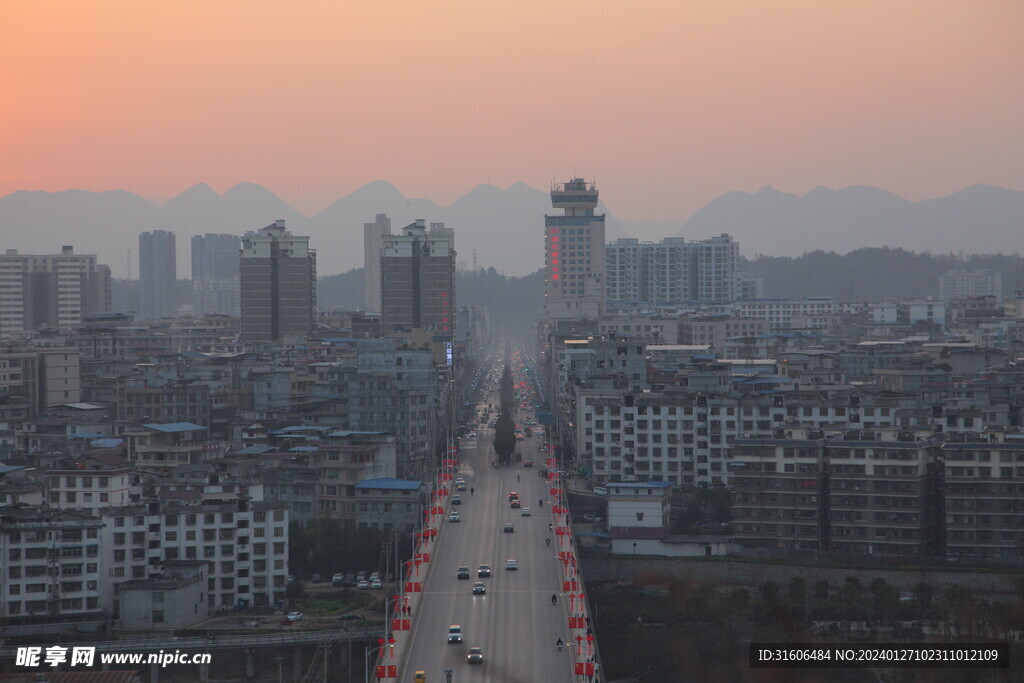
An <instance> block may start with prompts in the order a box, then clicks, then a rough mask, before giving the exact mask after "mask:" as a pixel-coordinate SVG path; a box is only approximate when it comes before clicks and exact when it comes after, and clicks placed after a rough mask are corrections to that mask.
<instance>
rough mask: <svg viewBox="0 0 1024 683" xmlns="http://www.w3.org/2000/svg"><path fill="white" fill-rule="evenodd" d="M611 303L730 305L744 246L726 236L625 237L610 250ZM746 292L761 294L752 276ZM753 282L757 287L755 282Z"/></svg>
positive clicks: (608, 289)
mask: <svg viewBox="0 0 1024 683" xmlns="http://www.w3.org/2000/svg"><path fill="white" fill-rule="evenodd" d="M605 254H606V256H605V258H606V264H607V265H606V269H605V270H606V286H605V292H606V299H607V301H608V302H609V304H610V305H612V304H615V305H618V306H621V305H623V304H635V303H649V304H678V303H681V302H684V301H700V302H725V301H733V300H734V299H735V298H736V296H735V295H736V292H737V289H738V284H737V279H736V275H737V274H736V263H737V261H738V260H739V245H738V244H737V243H736V242H733V240H732V238H731V237H729V235H726V234H723V235H720V236H718V237H712V238H711V239H708V240H703V241H696V242H687V241H686V240H685V239H683V238H682V237H667V238H665V239H663V240H662V241H661V242H640V241H639V240H637V239H633V238H621V239H618V240H616V241H614V242H612V243H610V244H608V245H607V246H606V247H605ZM743 282H744V284H745V287H744V289H743V291H753V292H756V291H757V287H756V282H755V281H754V280H753V279H752V278H751V277H750V276H748V277H747V278H746V279H744V280H743ZM750 282H753V283H754V284H750V285H749V286H747V285H748V284H749V283H750Z"/></svg>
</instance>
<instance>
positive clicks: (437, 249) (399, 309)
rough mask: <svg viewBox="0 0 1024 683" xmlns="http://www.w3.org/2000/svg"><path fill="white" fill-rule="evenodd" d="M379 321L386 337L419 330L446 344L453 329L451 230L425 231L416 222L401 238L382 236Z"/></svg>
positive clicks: (422, 224) (435, 228)
mask: <svg viewBox="0 0 1024 683" xmlns="http://www.w3.org/2000/svg"><path fill="white" fill-rule="evenodd" d="M380 297H381V318H382V322H383V325H384V331H385V333H387V332H391V331H394V330H395V329H396V328H398V329H411V328H414V327H421V328H425V329H429V330H432V331H433V332H434V336H435V337H437V338H440V339H444V340H448V341H450V340H451V338H452V335H453V330H454V327H455V317H454V316H455V231H454V230H452V229H451V228H446V227H444V223H431V224H430V230H429V231H428V230H427V226H426V223H425V221H424V220H423V219H422V218H420V219H417V220H416V221H415V222H414V223H410V224H409V225H407V226H405V227H404V228H402V234H401V235H391V234H386V235H384V239H383V246H382V247H381V252H380Z"/></svg>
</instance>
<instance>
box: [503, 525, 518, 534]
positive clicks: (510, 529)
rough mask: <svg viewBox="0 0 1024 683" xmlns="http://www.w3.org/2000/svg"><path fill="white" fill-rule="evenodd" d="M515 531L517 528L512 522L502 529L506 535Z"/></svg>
mask: <svg viewBox="0 0 1024 683" xmlns="http://www.w3.org/2000/svg"><path fill="white" fill-rule="evenodd" d="M515 530H516V527H515V525H514V524H512V522H506V523H505V526H504V527H503V528H502V531H503V532H504V533H506V534H511V533H515Z"/></svg>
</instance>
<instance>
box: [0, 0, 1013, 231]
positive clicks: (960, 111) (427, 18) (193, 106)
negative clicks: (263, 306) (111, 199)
mask: <svg viewBox="0 0 1024 683" xmlns="http://www.w3.org/2000/svg"><path fill="white" fill-rule="evenodd" d="M1022 74H1024V2H1022V1H1021V0H963V1H957V2H952V1H946V0H847V1H841V0H803V1H798V0H771V1H766V0H742V1H741V0H734V1H729V0H704V1H703V2H690V1H685V0H666V1H661V0H632V1H629V0H618V1H614V2H605V1H602V0H587V1H586V2H572V1H561V2H551V0H543V1H541V0H513V1H510V2H508V1H507V2H498V1H497V0H495V1H491V0H473V1H469V0H448V1H444V0H431V1H423V0H415V1H413V0H329V1H323V2H313V1H310V0H302V1H301V2H295V3H283V2H279V1H277V2H253V1H246V2H228V1H224V2H210V0H200V1H198V2H192V1H186V0H174V1H169V2H157V1H154V2H139V1H138V0H132V1H130V2H127V1H126V2H118V1H113V0H100V1H99V2H96V1H93V2H72V1H70V0H69V1H67V2H39V1H38V0H4V1H3V2H0V94H2V101H3V105H2V108H0V195H4V194H7V193H9V192H12V191H15V190H19V189H35V190H62V189H68V188H81V189H88V190H97V191H98V190H108V189H115V188H122V189H127V190H131V191H134V192H137V193H139V194H141V195H143V196H146V197H149V198H153V199H166V198H168V197H171V196H173V195H175V194H177V193H178V192H180V191H182V190H184V189H185V188H187V187H189V186H191V185H193V184H195V183H196V182H199V181H205V182H207V183H209V184H210V185H211V186H212V187H214V189H216V190H218V191H221V192H223V191H225V190H227V189H228V188H229V187H231V186H232V185H234V184H235V183H236V182H238V181H241V180H247V181H251V182H255V183H260V184H262V185H266V186H267V187H269V188H270V189H271V190H273V191H274V192H276V193H277V194H278V195H280V196H281V197H282V198H283V199H285V200H286V201H288V202H290V203H292V204H293V205H294V206H295V207H296V208H299V209H300V210H304V211H306V212H307V213H308V212H313V211H317V210H319V209H322V208H324V206H325V205H326V204H327V203H329V202H330V201H333V200H334V199H336V198H338V197H340V196H342V195H345V194H347V193H349V192H351V191H352V190H354V189H356V188H358V187H360V186H361V185H363V184H365V183H367V182H370V181H373V180H378V179H384V180H388V181H390V182H392V183H394V184H395V185H396V186H398V188H399V189H400V190H402V192H403V193H404V194H405V195H406V196H415V197H426V198H429V199H433V200H435V201H438V202H440V203H442V204H447V203H450V202H451V201H452V200H453V199H455V198H457V197H459V196H460V195H462V194H464V193H465V192H467V191H468V190H470V189H471V188H472V187H474V186H475V185H477V184H480V183H485V182H489V183H492V184H494V185H499V186H501V187H505V186H507V185H509V184H511V183H514V182H517V181H523V182H526V183H527V184H529V185H532V186H534V187H539V188H546V187H547V185H548V184H549V183H550V182H551V181H552V180H553V179H558V180H565V179H567V178H568V177H569V176H570V175H571V174H572V173H573V172H574V171H575V172H576V173H577V174H579V175H582V176H585V177H587V178H595V179H596V180H597V182H598V185H599V187H600V189H601V191H602V196H603V198H604V200H605V202H606V204H607V205H608V206H609V207H610V208H611V210H612V211H613V212H615V213H616V215H618V216H620V217H623V218H631V219H660V220H668V219H678V218H686V217H688V216H689V215H690V213H692V212H693V211H694V210H696V209H698V208H700V206H702V205H703V204H704V203H706V202H707V201H709V200H710V199H712V198H714V197H715V196H717V195H719V194H722V193H724V192H727V191H730V190H736V189H740V190H750V191H753V190H757V189H758V188H759V187H761V186H763V185H773V186H775V187H776V188H778V189H781V190H784V191H788V192H796V193H800V194H802V193H804V192H807V191H808V190H810V189H813V188H814V187H816V186H818V185H827V186H830V187H843V186H847V185H856V184H862V185H875V186H879V187H882V188H885V189H888V190H891V191H893V192H896V193H897V194H900V195H902V196H905V197H907V198H908V199H913V200H918V199H922V198H926V197H932V196H939V195H943V194H948V193H949V192H952V191H955V190H958V189H961V188H963V187H965V186H967V185H971V184H974V183H990V184H994V185H1001V186H1004V187H1010V188H1014V189H1024V86H1022V83H1024V80H1022V78H1024V76H1022Z"/></svg>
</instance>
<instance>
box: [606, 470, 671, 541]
mask: <svg viewBox="0 0 1024 683" xmlns="http://www.w3.org/2000/svg"><path fill="white" fill-rule="evenodd" d="M604 486H605V488H606V489H607V490H608V535H609V536H610V537H611V540H612V553H613V554H615V555H658V554H661V549H660V545H661V541H662V540H664V539H665V537H666V536H667V535H668V531H669V525H670V523H671V511H672V482H667V481H648V482H620V481H610V482H607V483H606V484H605V485H604Z"/></svg>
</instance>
